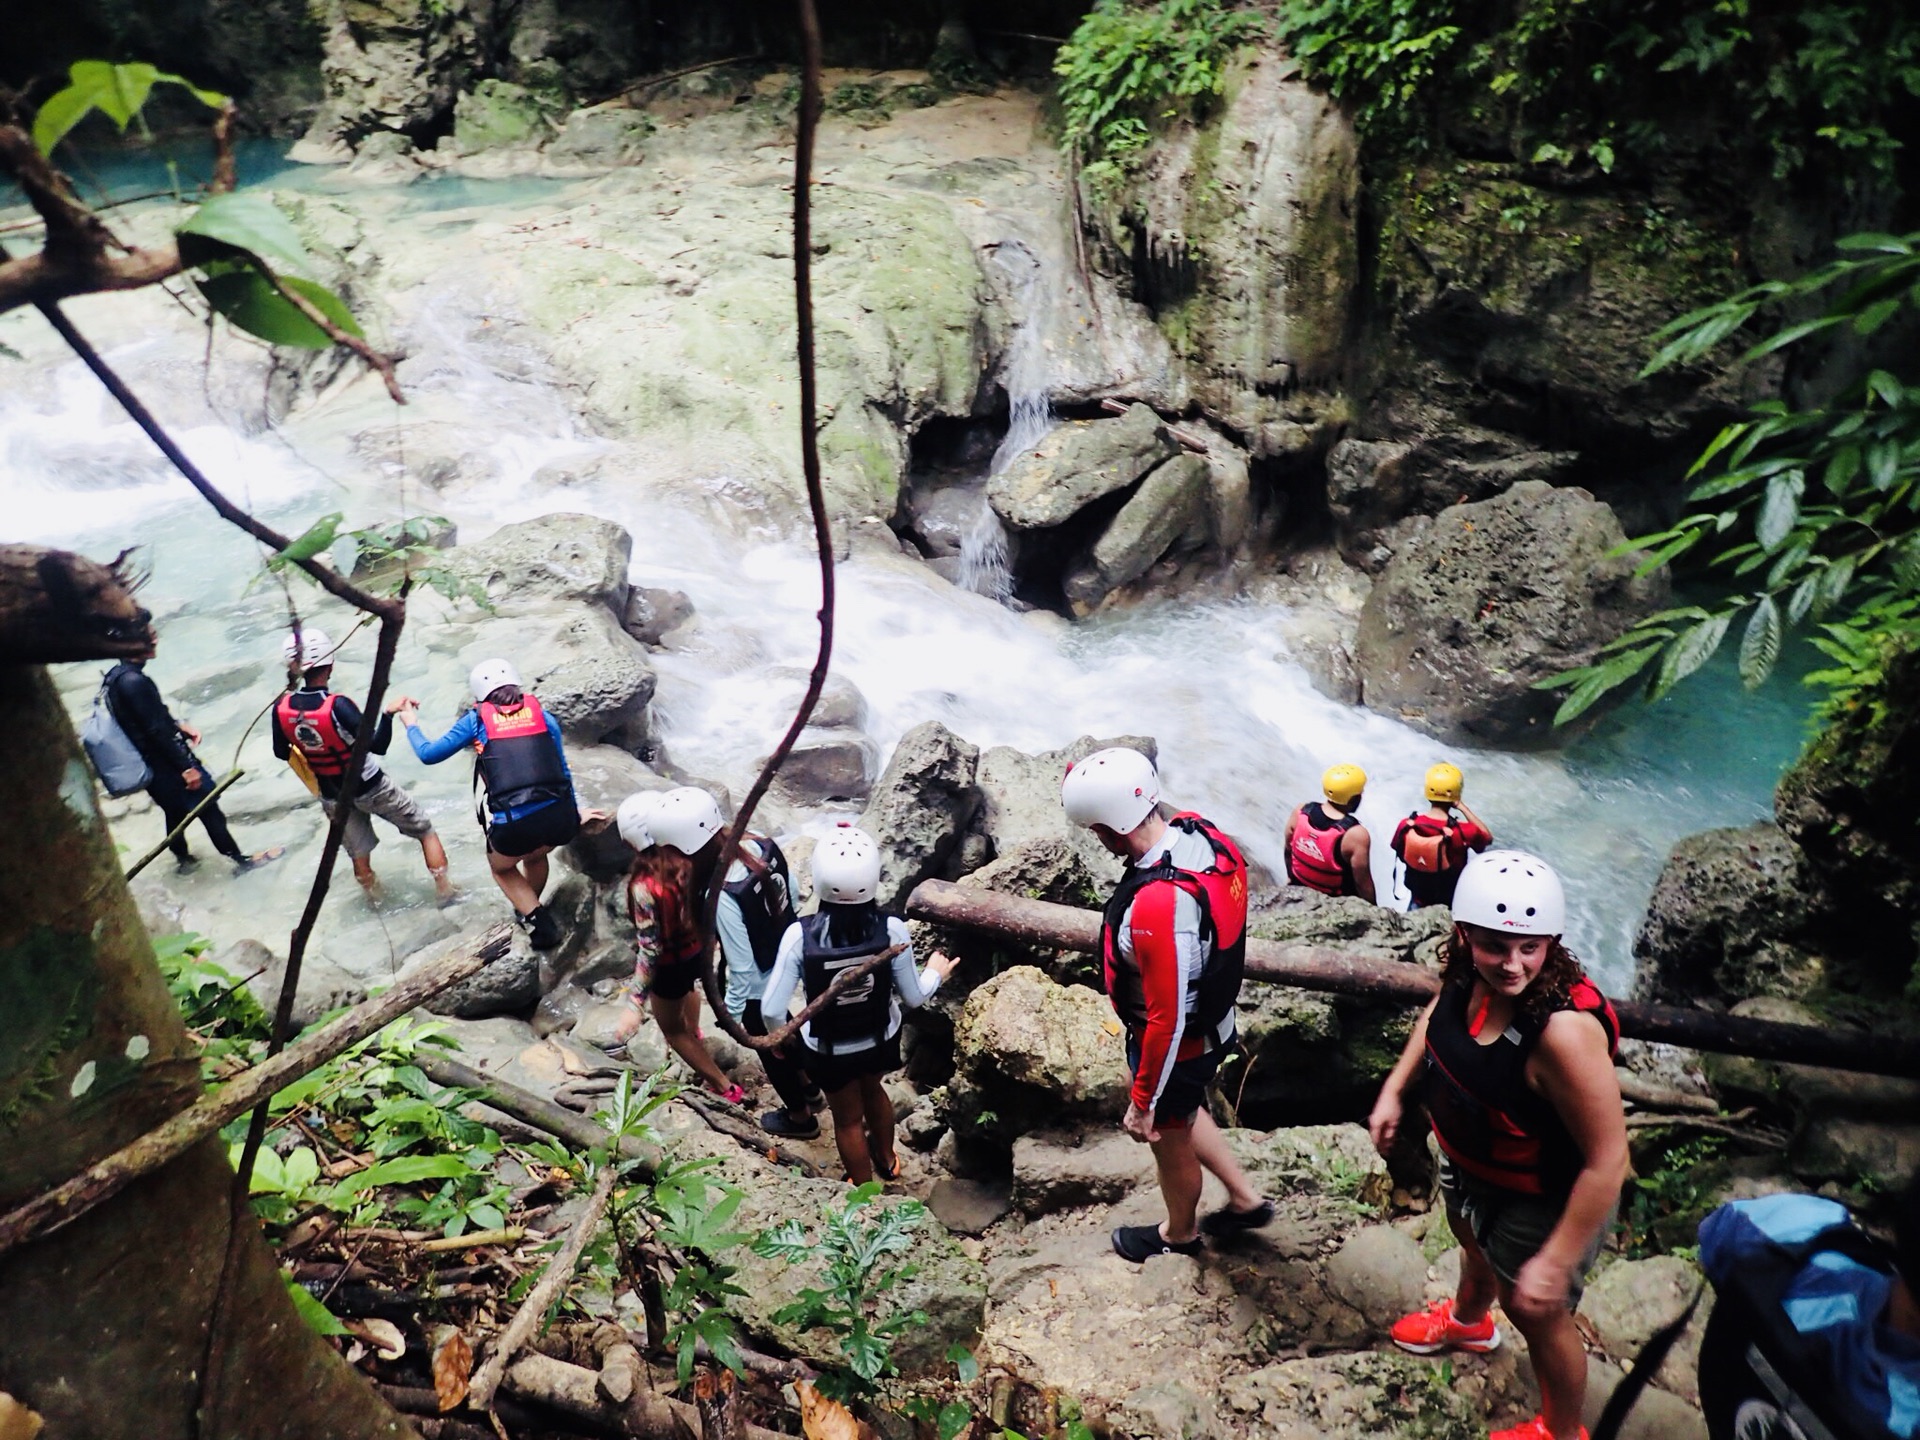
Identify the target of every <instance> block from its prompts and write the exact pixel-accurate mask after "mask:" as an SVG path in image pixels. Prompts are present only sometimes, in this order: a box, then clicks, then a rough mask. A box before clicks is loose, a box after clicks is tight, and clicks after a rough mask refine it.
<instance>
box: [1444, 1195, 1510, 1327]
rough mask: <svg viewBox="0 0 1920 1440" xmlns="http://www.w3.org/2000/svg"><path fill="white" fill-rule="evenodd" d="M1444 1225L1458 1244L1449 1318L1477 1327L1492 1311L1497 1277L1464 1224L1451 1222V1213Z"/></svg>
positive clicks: (1485, 1255)
mask: <svg viewBox="0 0 1920 1440" xmlns="http://www.w3.org/2000/svg"><path fill="white" fill-rule="evenodd" d="M1447 1224H1448V1226H1449V1227H1450V1228H1451V1229H1452V1231H1453V1238H1454V1239H1456V1240H1458V1241H1459V1242H1460V1283H1459V1284H1458V1285H1457V1286H1455V1287H1454V1292H1453V1318H1454V1319H1456V1320H1458V1321H1459V1322H1460V1323H1461V1324H1463V1325H1477V1324H1479V1323H1480V1321H1481V1320H1482V1319H1483V1318H1484V1317H1485V1316H1486V1313H1487V1311H1489V1310H1491V1309H1492V1308H1493V1301H1494V1297H1495V1296H1496V1295H1497V1294H1499V1288H1500V1277H1499V1276H1498V1275H1496V1274H1494V1271H1493V1265H1492V1263H1491V1262H1490V1261H1489V1260H1488V1259H1487V1252H1486V1251H1484V1250H1482V1249H1481V1248H1480V1242H1479V1241H1478V1240H1475V1239H1474V1238H1473V1231H1472V1230H1471V1229H1469V1228H1468V1227H1467V1226H1466V1224H1465V1223H1464V1222H1460V1223H1455V1221H1454V1218H1453V1216H1452V1215H1451V1214H1449V1215H1448V1216H1447Z"/></svg>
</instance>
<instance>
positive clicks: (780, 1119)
mask: <svg viewBox="0 0 1920 1440" xmlns="http://www.w3.org/2000/svg"><path fill="white" fill-rule="evenodd" d="M760 1128H761V1129H762V1130H764V1131H766V1132H767V1134H769V1135H778V1136H780V1137H782V1138H783V1139H787V1140H814V1139H818V1138H819V1135H820V1122H819V1120H817V1119H815V1118H814V1117H813V1116H811V1115H803V1116H802V1117H801V1118H800V1119H798V1120H796V1119H794V1118H793V1114H792V1112H790V1111H787V1110H769V1111H767V1113H766V1114H764V1115H762V1116H761V1117H760Z"/></svg>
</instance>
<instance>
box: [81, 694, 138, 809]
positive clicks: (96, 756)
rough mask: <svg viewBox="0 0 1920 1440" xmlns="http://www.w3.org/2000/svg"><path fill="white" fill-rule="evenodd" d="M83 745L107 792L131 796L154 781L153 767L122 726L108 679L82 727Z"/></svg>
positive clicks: (94, 700) (94, 698) (95, 698)
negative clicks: (108, 690)
mask: <svg viewBox="0 0 1920 1440" xmlns="http://www.w3.org/2000/svg"><path fill="white" fill-rule="evenodd" d="M80 744H81V745H82V746H83V747H84V748H85V750H86V752H87V759H89V760H91V761H92V762H93V768H94V773H96V774H97V775H99V777H100V783H101V784H102V785H104V786H105V787H106V790H107V794H109V795H114V796H119V795H131V794H133V792H134V791H136V790H144V789H146V788H147V786H148V785H150V784H152V783H153V767H152V766H150V765H148V764H147V760H146V757H145V756H144V755H142V754H141V753H140V751H139V749H138V748H137V747H135V745H134V743H133V740H132V738H131V737H130V736H129V735H128V734H127V732H126V731H125V730H123V729H121V728H120V721H119V719H118V717H116V716H115V715H114V713H113V702H112V701H110V700H108V698H107V682H106V681H104V680H102V681H101V682H100V690H99V693H98V694H96V695H95V696H94V697H93V713H92V714H91V715H89V716H88V717H87V720H86V723H85V724H84V725H82V726H81V727H80Z"/></svg>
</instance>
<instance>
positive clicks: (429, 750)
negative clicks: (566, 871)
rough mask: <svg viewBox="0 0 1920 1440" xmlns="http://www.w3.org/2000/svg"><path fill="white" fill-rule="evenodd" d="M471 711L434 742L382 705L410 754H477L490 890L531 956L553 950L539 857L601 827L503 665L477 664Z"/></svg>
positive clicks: (555, 928) (546, 724) (411, 703)
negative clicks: (503, 902)
mask: <svg viewBox="0 0 1920 1440" xmlns="http://www.w3.org/2000/svg"><path fill="white" fill-rule="evenodd" d="M469 684H470V686H471V688H472V690H473V698H474V702H475V703H474V708H473V709H471V710H469V711H467V712H466V713H465V714H464V715H462V716H461V717H460V718H459V719H458V720H456V721H454V723H453V728H452V729H451V730H449V731H447V733H446V734H444V735H442V736H441V737H440V738H439V739H437V740H429V739H428V738H427V737H426V734H425V732H423V731H422V730H421V729H420V707H419V702H418V701H417V700H414V699H412V698H410V697H408V696H404V695H403V696H401V697H400V698H399V699H397V700H394V701H393V702H392V703H390V704H389V705H388V706H387V709H388V710H389V711H390V712H392V713H394V714H396V715H398V716H399V718H400V723H401V724H402V725H404V726H406V728H407V740H408V742H409V743H410V744H411V745H412V746H413V753H414V754H415V755H417V756H418V757H419V758H420V760H421V762H422V763H424V764H427V765H438V764H439V763H440V762H441V761H442V760H446V759H449V758H451V757H452V756H453V755H455V754H457V753H458V752H459V751H461V750H464V749H467V748H472V749H473V750H474V751H475V752H477V759H476V761H475V763H476V764H477V766H478V767H479V775H480V780H481V783H482V784H483V785H484V786H485V787H486V792H487V803H486V809H485V811H484V812H483V819H482V822H481V824H482V827H483V828H484V829H485V831H486V835H487V865H488V867H489V868H490V869H491V870H492V871H493V879H494V883H495V884H496V885H498V886H499V887H500V890H501V892H502V893H503V894H504V895H505V896H506V897H507V901H508V903H510V904H511V905H512V906H513V913H514V916H515V918H516V919H518V920H519V922H520V925H521V928H522V929H524V930H525V931H526V932H527V938H528V942H529V943H530V944H531V945H532V946H533V948H534V949H536V950H550V949H552V948H553V947H554V946H556V945H558V944H559V943H560V938H561V936H560V925H559V922H558V921H556V920H555V919H554V918H553V914H552V912H551V911H549V910H548V909H547V907H546V906H544V905H542V904H541V903H540V896H541V893H542V892H543V891H544V890H545V889H546V888H547V853H548V852H549V851H551V850H552V849H553V847H554V846H556V845H564V844H566V843H567V842H568V841H569V840H571V839H573V837H574V836H575V835H576V834H578V833H579V831H580V827H581V825H582V824H585V823H589V822H601V823H604V822H605V820H606V818H607V817H606V816H605V815H604V814H602V813H601V812H599V811H597V810H589V811H583V810H581V809H580V808H579V806H578V804H577V802H576V801H575V800H574V795H573V775H572V773H571V772H570V771H569V770H568V769H567V756H566V750H565V747H564V745H563V744H562V742H561V738H560V725H559V722H558V721H556V720H555V719H554V718H553V716H551V715H549V714H548V713H547V712H546V711H545V710H543V709H542V708H541V707H540V702H539V701H538V700H537V699H535V698H534V697H533V696H532V695H531V694H529V693H528V692H527V691H526V690H524V689H523V688H521V685H520V675H519V672H518V671H516V670H515V669H514V668H513V666H512V665H511V664H510V663H508V662H507V661H505V660H484V661H482V662H481V663H480V664H478V665H476V666H474V668H473V674H472V676H471V677H470V679H469Z"/></svg>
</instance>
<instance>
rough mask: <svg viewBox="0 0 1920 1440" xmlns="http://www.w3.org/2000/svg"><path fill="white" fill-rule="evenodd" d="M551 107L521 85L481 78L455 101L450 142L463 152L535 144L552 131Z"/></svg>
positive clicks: (472, 153)
mask: <svg viewBox="0 0 1920 1440" xmlns="http://www.w3.org/2000/svg"><path fill="white" fill-rule="evenodd" d="M553 109H554V107H553V106H552V105H551V104H550V103H549V102H548V101H546V100H545V99H543V98H542V97H541V96H539V95H536V94H535V93H534V92H533V91H531V90H529V89H527V88H526V86H524V85H515V84H514V83H512V82H511V81H509V80H482V81H481V82H480V83H479V84H478V85H476V86H474V87H473V89H472V90H470V91H468V92H467V93H465V94H464V95H462V96H461V97H460V98H459V99H458V100H456V101H455V102H454V106H453V143H454V145H455V146H456V147H457V148H458V149H459V151H460V153H461V154H463V155H477V154H479V153H480V152H481V151H483V150H498V149H502V148H504V147H506V146H509V145H530V144H538V143H539V142H540V141H542V140H545V139H546V138H547V136H548V134H549V133H550V132H551V129H552V127H551V126H550V125H549V124H548V119H549V117H550V116H551V114H552V112H553Z"/></svg>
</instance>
